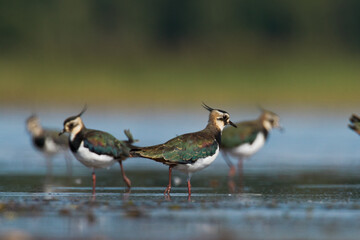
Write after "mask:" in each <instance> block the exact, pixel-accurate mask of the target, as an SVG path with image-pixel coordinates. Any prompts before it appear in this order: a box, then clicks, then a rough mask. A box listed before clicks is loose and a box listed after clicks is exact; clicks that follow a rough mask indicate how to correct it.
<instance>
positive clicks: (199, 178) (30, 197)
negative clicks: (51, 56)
mask: <svg viewBox="0 0 360 240" xmlns="http://www.w3.org/2000/svg"><path fill="white" fill-rule="evenodd" d="M73 112H74V111H70V110H61V111H60V113H59V112H54V111H49V112H40V113H39V115H40V116H44V117H43V121H42V122H43V123H44V125H48V126H55V127H58V128H61V123H62V121H63V119H64V118H66V117H67V116H68V115H71V114H73ZM75 112H76V111H75ZM229 112H230V110H229ZM46 113H47V114H46ZM86 114H87V115H85V116H84V121H85V123H86V124H87V126H88V127H91V128H98V129H102V130H105V131H109V132H111V133H113V134H114V135H115V136H117V137H119V138H120V139H121V138H123V137H121V136H123V134H122V130H123V128H130V129H131V130H132V132H133V134H134V136H135V137H136V138H139V139H140V140H141V141H140V142H139V145H149V144H156V143H160V142H163V141H165V140H167V139H169V138H171V137H174V136H176V134H181V133H183V132H190V131H195V130H198V129H201V128H202V127H203V126H204V125H205V124H204V122H205V123H206V114H205V113H204V112H200V113H189V115H191V118H194V119H195V120H192V121H191V122H190V121H189V116H183V115H180V114H176V113H171V114H163V113H145V114H144V113H143V114H137V115H135V114H130V113H129V114H111V113H109V112H96V113H91V111H89V112H88V113H86ZM279 114H280V113H279ZM27 115H28V112H27V111H26V110H13V109H2V115H1V116H0V132H1V135H0V146H1V147H0V151H1V156H0V178H1V184H0V238H1V237H6V236H9V235H12V236H14V235H16V234H17V235H16V236H18V237H19V236H21V237H23V239H26V238H24V237H30V238H33V239H39V238H40V239H41V238H42V239H79V238H90V239H119V238H121V239H205V238H207V239H358V236H359V235H360V221H359V220H360V174H359V172H360V157H358V156H360V148H359V147H358V146H359V144H360V138H359V137H358V136H357V135H356V134H354V133H353V132H351V131H350V130H348V129H347V128H346V124H347V117H348V114H347V111H346V110H344V111H343V112H337V113H331V112H325V113H322V114H318V113H316V111H315V113H314V112H307V113H303V114H301V119H300V118H299V115H298V114H297V113H295V112H291V111H287V112H285V113H283V114H280V115H281V116H283V125H284V126H285V128H286V131H285V132H284V133H282V134H281V133H279V132H276V131H274V132H273V133H272V134H271V136H270V140H269V142H268V143H267V144H266V146H265V147H264V148H263V149H262V150H261V151H260V152H259V153H258V154H256V155H255V156H254V157H252V158H251V159H250V160H249V161H246V162H245V164H244V178H243V181H242V182H241V183H240V181H239V179H238V176H236V177H235V178H234V179H233V181H229V180H228V178H227V171H228V168H227V166H226V164H225V163H224V162H223V161H222V159H221V156H219V157H218V159H217V160H216V161H215V162H214V163H213V164H212V165H211V166H210V167H209V168H207V169H205V170H203V171H201V172H199V173H196V174H194V176H193V178H192V192H193V194H192V197H191V200H190V201H189V200H188V197H187V189H186V183H185V179H186V177H185V176H184V175H182V174H181V173H178V172H174V178H173V180H174V181H173V183H174V184H175V186H174V187H173V189H172V194H171V198H168V197H165V196H164V195H163V191H164V189H165V186H166V184H167V168H166V167H165V166H163V165H161V164H158V163H154V162H152V161H149V160H146V159H129V160H127V161H125V163H124V167H125V170H126V173H127V175H128V177H129V178H130V179H131V181H132V184H133V186H134V187H133V188H132V189H131V192H130V193H129V192H127V189H126V188H124V184H123V182H122V179H121V177H120V171H119V169H118V168H119V166H118V165H114V166H113V167H112V168H111V169H110V170H99V171H97V194H96V198H95V199H93V196H92V194H91V188H90V186H91V176H90V170H89V169H86V168H85V167H83V166H82V165H81V164H79V163H78V162H77V161H75V160H74V161H73V166H74V168H73V176H72V177H67V175H66V168H65V164H64V160H63V158H62V156H58V157H56V159H54V161H53V163H54V176H53V177H52V178H51V179H49V178H46V168H45V162H44V159H43V158H42V156H41V155H40V154H38V153H37V152H36V151H35V150H34V149H33V148H32V146H31V145H30V143H29V136H27V134H26V132H25V126H24V119H25V118H26V117H27ZM204 115H205V116H204ZM246 115H249V116H256V113H252V112H247V113H246ZM130 116H131V117H130ZM236 117H238V119H242V120H244V119H246V118H244V117H242V116H240V115H235V117H234V118H236ZM241 117H242V118H241ZM160 133H161V134H160ZM235 162H236V161H234V163H235ZM46 179H47V180H46ZM45 181H46V183H47V184H45ZM233 185H235V188H232V187H231V186H233Z"/></svg>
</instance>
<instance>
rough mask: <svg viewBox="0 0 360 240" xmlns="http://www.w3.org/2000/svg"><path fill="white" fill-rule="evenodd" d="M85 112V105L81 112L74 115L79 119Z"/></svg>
mask: <svg viewBox="0 0 360 240" xmlns="http://www.w3.org/2000/svg"><path fill="white" fill-rule="evenodd" d="M86 110H87V104H85V106H84V108H83V110H81V112H80V113H79V114H78V115H76V116H77V117H81V115H83V113H84V112H86Z"/></svg>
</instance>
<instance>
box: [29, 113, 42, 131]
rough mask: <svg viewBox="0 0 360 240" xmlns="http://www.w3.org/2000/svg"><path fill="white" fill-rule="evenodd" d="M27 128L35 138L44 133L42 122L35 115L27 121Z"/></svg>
mask: <svg viewBox="0 0 360 240" xmlns="http://www.w3.org/2000/svg"><path fill="white" fill-rule="evenodd" d="M26 128H27V130H28V132H29V133H31V134H32V135H34V136H39V135H40V134H41V133H42V131H43V129H42V127H41V124H40V120H39V118H38V117H37V116H36V115H35V114H33V115H31V116H30V117H28V118H27V119H26Z"/></svg>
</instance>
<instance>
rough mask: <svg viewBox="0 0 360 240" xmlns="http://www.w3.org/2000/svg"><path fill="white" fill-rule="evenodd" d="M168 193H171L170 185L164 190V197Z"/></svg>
mask: <svg viewBox="0 0 360 240" xmlns="http://www.w3.org/2000/svg"><path fill="white" fill-rule="evenodd" d="M170 191H171V186H170V185H168V186H167V187H166V189H165V192H164V194H165V195H166V194H168V195H169V194H170Z"/></svg>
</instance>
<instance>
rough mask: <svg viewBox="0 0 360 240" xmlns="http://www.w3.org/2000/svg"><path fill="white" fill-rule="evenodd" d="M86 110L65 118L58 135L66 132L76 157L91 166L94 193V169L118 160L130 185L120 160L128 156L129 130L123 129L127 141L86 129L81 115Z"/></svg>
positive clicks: (130, 140) (129, 184) (129, 144)
mask: <svg viewBox="0 0 360 240" xmlns="http://www.w3.org/2000/svg"><path fill="white" fill-rule="evenodd" d="M85 111H86V108H84V109H83V110H82V111H81V112H80V113H79V114H78V115H76V116H72V117H69V118H67V119H66V120H65V121H64V129H63V131H62V132H60V133H59V135H61V134H63V133H65V132H68V133H70V136H69V146H70V149H71V151H72V152H73V154H74V155H75V157H76V159H77V160H79V161H80V162H81V163H82V164H84V165H85V166H86V167H89V168H92V170H93V172H92V180H93V194H95V186H96V175H95V169H97V168H106V167H109V166H111V165H112V164H114V163H115V162H116V161H118V162H119V164H120V168H121V174H122V177H123V180H124V182H125V183H126V185H127V186H128V188H130V187H131V181H130V179H129V178H127V177H126V175H125V172H124V168H123V165H122V161H124V160H125V159H126V158H128V157H129V150H130V148H131V147H133V146H132V145H131V144H132V143H133V142H135V141H134V139H133V137H132V135H131V133H130V131H129V130H125V131H124V132H125V135H126V136H127V137H128V141H120V140H118V139H116V138H115V137H113V136H112V135H111V134H109V133H107V132H102V131H98V130H93V129H88V128H86V127H85V125H84V123H83V121H82V119H81V115H82V114H83V113H84V112H85Z"/></svg>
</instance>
